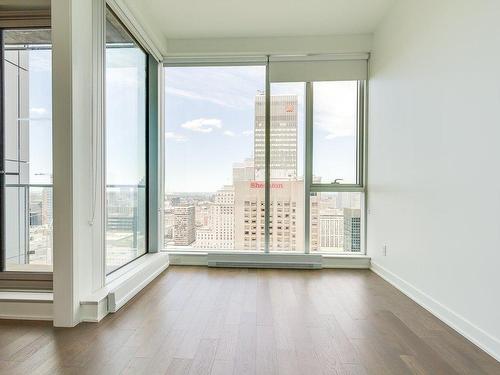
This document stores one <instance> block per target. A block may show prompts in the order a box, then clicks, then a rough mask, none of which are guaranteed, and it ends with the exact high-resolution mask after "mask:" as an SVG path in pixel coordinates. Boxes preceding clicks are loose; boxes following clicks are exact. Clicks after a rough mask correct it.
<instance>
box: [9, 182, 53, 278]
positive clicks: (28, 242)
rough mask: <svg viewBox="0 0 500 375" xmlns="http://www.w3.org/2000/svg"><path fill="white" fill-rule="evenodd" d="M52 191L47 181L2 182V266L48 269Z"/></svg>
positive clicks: (12, 268)
mask: <svg viewBox="0 0 500 375" xmlns="http://www.w3.org/2000/svg"><path fill="white" fill-rule="evenodd" d="M52 192H53V187H52V185H49V184H6V185H5V210H6V220H5V269H6V270H7V271H51V270H52V254H53V252H52V237H53V226H52V224H53V215H52Z"/></svg>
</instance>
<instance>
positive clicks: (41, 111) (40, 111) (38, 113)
mask: <svg viewBox="0 0 500 375" xmlns="http://www.w3.org/2000/svg"><path fill="white" fill-rule="evenodd" d="M47 113H48V111H47V109H46V108H36V107H35V108H30V114H31V115H32V116H43V115H46V114H47Z"/></svg>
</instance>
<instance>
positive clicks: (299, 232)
mask: <svg viewBox="0 0 500 375" xmlns="http://www.w3.org/2000/svg"><path fill="white" fill-rule="evenodd" d="M264 196H265V189H264V183H262V182H259V181H236V182H235V183H234V242H235V249H237V250H247V251H248V250H263V249H264V232H265V230H264V220H265V215H264V200H265V198H264ZM269 214H270V224H271V228H270V239H269V241H270V243H269V247H270V249H271V250H273V251H303V250H304V181H302V180H294V181H279V182H278V181H275V182H272V183H271V207H270V213H269ZM317 225H318V224H317V222H316V223H311V230H312V231H315V232H317ZM313 249H314V250H316V247H313Z"/></svg>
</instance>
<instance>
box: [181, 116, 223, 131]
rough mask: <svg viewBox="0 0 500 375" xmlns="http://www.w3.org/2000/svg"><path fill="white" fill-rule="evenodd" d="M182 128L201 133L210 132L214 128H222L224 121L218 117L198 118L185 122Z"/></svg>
mask: <svg viewBox="0 0 500 375" xmlns="http://www.w3.org/2000/svg"><path fill="white" fill-rule="evenodd" d="M181 128H184V129H188V130H192V131H194V132H199V133H210V132H211V131H212V130H214V129H220V128H222V121H221V120H220V119H217V118H198V119H196V120H191V121H187V122H185V123H184V124H182V125H181Z"/></svg>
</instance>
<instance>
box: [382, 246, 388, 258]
mask: <svg viewBox="0 0 500 375" xmlns="http://www.w3.org/2000/svg"><path fill="white" fill-rule="evenodd" d="M382 255H383V256H387V244H383V245H382Z"/></svg>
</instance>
